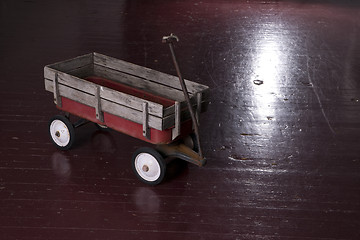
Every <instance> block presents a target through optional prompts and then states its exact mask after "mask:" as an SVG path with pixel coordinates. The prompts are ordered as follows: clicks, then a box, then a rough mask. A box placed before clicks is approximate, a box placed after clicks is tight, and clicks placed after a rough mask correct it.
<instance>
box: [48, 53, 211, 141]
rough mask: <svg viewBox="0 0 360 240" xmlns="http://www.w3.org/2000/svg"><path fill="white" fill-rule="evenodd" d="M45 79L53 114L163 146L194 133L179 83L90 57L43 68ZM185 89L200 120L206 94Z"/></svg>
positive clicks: (192, 86) (193, 86)
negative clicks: (64, 114) (57, 111)
mask: <svg viewBox="0 0 360 240" xmlns="http://www.w3.org/2000/svg"><path fill="white" fill-rule="evenodd" d="M44 78H45V89H46V90H47V91H50V92H53V94H54V102H55V104H56V106H57V108H59V109H60V110H63V111H65V112H69V113H71V114H73V115H77V116H79V117H81V118H84V119H87V120H89V121H92V122H95V123H98V124H100V125H104V126H108V127H110V128H112V129H115V130H117V131H120V132H123V133H126V134H128V135H130V136H133V137H136V138H139V139H141V140H144V141H147V142H151V143H153V144H166V143H171V142H173V141H174V140H176V139H178V138H180V137H183V136H186V135H188V134H190V133H191V132H192V122H191V120H190V113H189V109H188V108H187V107H186V102H185V99H184V94H183V92H182V88H181V85H180V83H179V80H178V77H175V76H172V75H169V74H165V73H161V72H158V71H155V70H152V69H149V68H145V67H142V66H138V65H135V64H132V63H129V62H126V61H122V60H119V59H115V58H112V57H108V56H105V55H102V54H99V53H90V54H86V55H83V56H79V57H76V58H73V59H70V60H66V61H62V62H58V63H55V64H51V65H47V66H45V68H44ZM185 83H186V86H187V90H188V93H189V96H190V101H191V104H192V106H193V108H194V109H195V110H196V114H197V115H198V114H200V113H201V112H203V111H205V110H206V109H207V105H208V103H209V88H208V87H207V86H205V85H202V84H198V83H195V82H192V81H189V80H185Z"/></svg>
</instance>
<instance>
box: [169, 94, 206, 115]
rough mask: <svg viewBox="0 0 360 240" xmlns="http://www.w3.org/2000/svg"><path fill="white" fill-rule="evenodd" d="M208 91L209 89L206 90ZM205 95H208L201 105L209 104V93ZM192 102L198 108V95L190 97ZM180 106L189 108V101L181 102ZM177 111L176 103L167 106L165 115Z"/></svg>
mask: <svg viewBox="0 0 360 240" xmlns="http://www.w3.org/2000/svg"><path fill="white" fill-rule="evenodd" d="M206 92H207V90H206ZM205 96H207V98H204V97H203V98H202V101H201V105H202V106H204V105H207V104H209V95H208V94H206V95H205ZM190 102H191V104H192V106H193V108H197V99H196V95H194V96H192V97H190ZM180 108H181V109H183V108H187V103H186V102H185V101H182V102H180ZM174 113H175V107H174V105H172V106H170V107H167V108H165V109H164V117H166V116H170V115H172V114H174Z"/></svg>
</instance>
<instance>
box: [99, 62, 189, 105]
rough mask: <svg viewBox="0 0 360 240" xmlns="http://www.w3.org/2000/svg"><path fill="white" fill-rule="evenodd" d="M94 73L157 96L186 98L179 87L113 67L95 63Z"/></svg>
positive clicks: (178, 99)
mask: <svg viewBox="0 0 360 240" xmlns="http://www.w3.org/2000/svg"><path fill="white" fill-rule="evenodd" d="M94 74H95V75H96V76H99V77H103V78H107V79H109V80H112V81H116V82H119V83H123V84H126V85H129V86H134V87H136V88H138V89H141V90H144V91H146V92H149V93H153V94H155V95H157V96H161V97H165V98H168V99H171V100H175V101H183V100H184V95H183V93H182V92H181V91H179V90H177V89H174V88H171V87H167V86H163V85H159V84H157V83H154V82H151V81H147V80H144V79H142V78H140V77H136V76H133V75H129V74H126V73H123V72H120V71H117V70H114V69H111V68H107V67H104V66H100V65H94Z"/></svg>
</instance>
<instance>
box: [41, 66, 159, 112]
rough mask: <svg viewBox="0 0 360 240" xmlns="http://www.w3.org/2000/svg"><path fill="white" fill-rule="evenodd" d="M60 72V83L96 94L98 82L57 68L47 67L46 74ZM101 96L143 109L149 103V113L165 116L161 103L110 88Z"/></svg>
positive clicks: (103, 91) (52, 77) (51, 75)
mask: <svg viewBox="0 0 360 240" xmlns="http://www.w3.org/2000/svg"><path fill="white" fill-rule="evenodd" d="M56 73H57V74H58V81H59V83H61V84H63V85H66V86H69V87H72V88H75V89H78V90H81V91H83V92H87V93H89V94H93V95H95V92H96V86H97V84H95V83H92V82H89V81H86V80H83V79H81V78H77V77H74V76H71V75H69V74H66V73H61V72H58V71H56V70H53V69H50V68H45V72H44V76H45V78H46V79H51V80H52V81H53V79H55V74H56ZM101 97H102V98H104V99H107V100H109V101H113V102H115V103H118V104H122V105H124V106H129V107H130V108H134V109H136V110H139V111H142V103H143V102H147V103H148V104H149V113H150V114H151V115H155V116H158V117H163V106H162V105H161V104H157V103H153V102H151V101H147V100H144V99H141V98H138V97H135V96H131V95H128V94H126V93H122V92H119V91H115V90H113V89H110V88H106V87H102V88H101Z"/></svg>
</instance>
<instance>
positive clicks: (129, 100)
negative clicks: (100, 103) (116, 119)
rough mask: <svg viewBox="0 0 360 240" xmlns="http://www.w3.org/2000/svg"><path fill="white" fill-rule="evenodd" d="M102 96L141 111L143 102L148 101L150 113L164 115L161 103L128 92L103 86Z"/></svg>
mask: <svg viewBox="0 0 360 240" xmlns="http://www.w3.org/2000/svg"><path fill="white" fill-rule="evenodd" d="M101 98H103V99H107V100H109V101H112V102H116V103H118V104H121V105H124V106H129V107H130V108H133V109H136V110H139V111H141V110H142V104H143V103H144V102H146V103H147V104H148V111H149V114H150V115H154V116H157V117H163V106H162V105H161V104H158V103H154V102H150V101H147V100H144V99H141V98H138V97H135V96H132V95H129V94H126V93H122V92H118V91H115V90H113V89H110V88H106V87H103V88H102V91H101Z"/></svg>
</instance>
